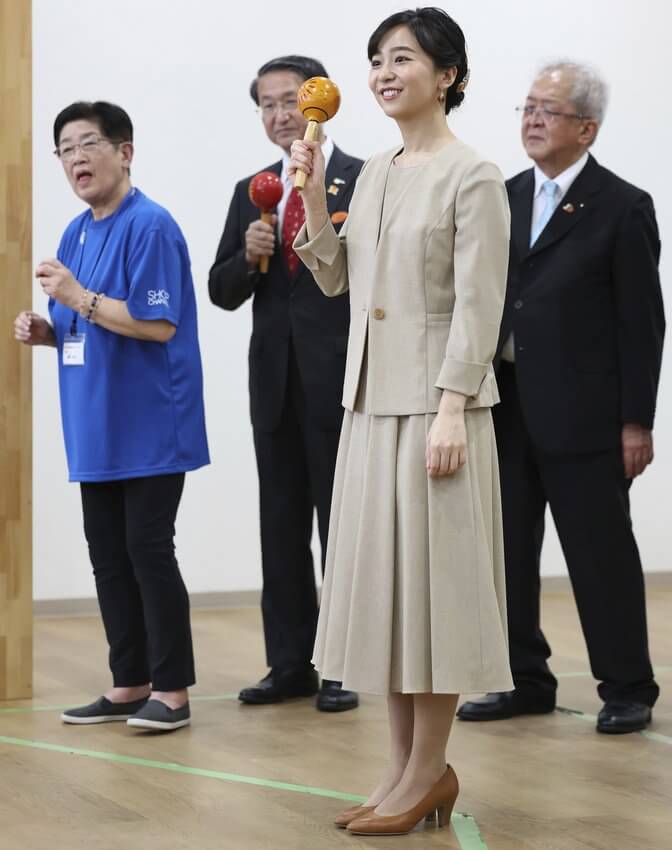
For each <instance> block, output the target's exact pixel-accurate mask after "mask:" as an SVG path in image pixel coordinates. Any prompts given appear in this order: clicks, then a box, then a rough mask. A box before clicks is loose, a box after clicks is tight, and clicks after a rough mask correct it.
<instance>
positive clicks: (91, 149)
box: [54, 136, 122, 162]
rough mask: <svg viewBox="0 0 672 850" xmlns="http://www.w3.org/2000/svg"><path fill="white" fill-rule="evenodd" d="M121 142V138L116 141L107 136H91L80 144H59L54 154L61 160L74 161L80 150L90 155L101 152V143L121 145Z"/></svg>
mask: <svg viewBox="0 0 672 850" xmlns="http://www.w3.org/2000/svg"><path fill="white" fill-rule="evenodd" d="M121 143H122V140H121V139H119V140H117V141H115V140H114V139H107V138H105V136H89V137H88V138H87V139H84V141H83V142H79V144H73V145H71V144H66V145H59V146H58V147H57V148H56V150H55V151H54V155H55V156H57V157H58V158H59V159H60V160H61V162H72V160H73V159H74V158H75V156H76V155H77V151H78V150H79V151H82V153H85V154H87V155H88V156H95V155H96V154H97V153H100V148H101V145H104V144H107V145H120V144H121Z"/></svg>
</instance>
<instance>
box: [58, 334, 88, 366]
mask: <svg viewBox="0 0 672 850" xmlns="http://www.w3.org/2000/svg"><path fill="white" fill-rule="evenodd" d="M85 342H86V334H66V335H65V337H64V339H63V365H64V366H83V365H84V343H85Z"/></svg>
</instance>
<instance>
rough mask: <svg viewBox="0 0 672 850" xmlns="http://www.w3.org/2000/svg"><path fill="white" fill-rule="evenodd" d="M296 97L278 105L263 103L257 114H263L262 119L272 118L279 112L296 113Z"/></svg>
mask: <svg viewBox="0 0 672 850" xmlns="http://www.w3.org/2000/svg"><path fill="white" fill-rule="evenodd" d="M297 105H298V104H297V100H296V98H295V97H288V98H287V100H281V101H279V102H278V103H262V104H261V106H260V107H259V109H258V110H257V112H259V113H261V117H262V118H270V117H271V116H273V115H276V114H277V113H278V112H284V113H285V114H287V113H288V112H294V110H295V109H296V107H297Z"/></svg>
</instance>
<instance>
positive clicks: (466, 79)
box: [456, 71, 469, 92]
mask: <svg viewBox="0 0 672 850" xmlns="http://www.w3.org/2000/svg"><path fill="white" fill-rule="evenodd" d="M468 84H469V72H468V71H467V73H466V74H465V75H464V79H463V80H462V82H461V83H458V84H457V89H456V90H457V91H459V92H463V91H464V90H465V89H466V87H467V85H468Z"/></svg>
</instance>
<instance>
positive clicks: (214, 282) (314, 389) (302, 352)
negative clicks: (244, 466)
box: [208, 147, 363, 431]
mask: <svg viewBox="0 0 672 850" xmlns="http://www.w3.org/2000/svg"><path fill="white" fill-rule="evenodd" d="M362 164H363V163H362V160H360V159H355V158H354V157H351V156H347V155H346V154H344V153H343V152H342V151H341V150H339V149H338V148H337V147H334V151H333V153H332V155H331V158H330V160H329V164H328V167H327V173H326V185H327V187H331V186H334V187H335V189H337V190H338V191H337V193H336V194H333V193H327V204H328V209H329V213H330V215H333V214H334V213H335V212H339V211H347V209H348V206H349V204H350V198H351V197H352V192H353V189H354V187H355V181H356V179H357V175H358V174H359V171H360V169H361V167H362ZM264 170H266V171H274V172H275V173H276V174H278V175H279V174H280V173H281V170H282V163H281V162H276V163H274V164H273V165H271V166H269V167H268V168H266V169H264ZM251 179H252V177H246V178H245V179H244V180H241V181H240V182H239V183H238V184H237V185H236V188H235V191H234V194H233V199H232V201H231V206H230V207H229V213H228V216H227V219H226V224H225V226H224V233H223V235H222V238H221V241H220V243H219V248H218V249H217V257H216V259H215V263H214V265H213V266H212V268H211V269H210V277H209V280H208V290H209V293H210V300H211V301H212V303H213V304H216V305H217V306H218V307H222V308H223V309H225V310H235V309H236V308H237V307H239V306H240V305H241V304H243V302H245V301H246V300H247V299H248V298H250V296H252V295H254V301H253V305H252V312H253V327H252V338H251V340H250V353H249V367H250V414H251V418H252V424H253V425H254V427H255V428H259V429H261V430H264V431H271V430H273V429H274V428H276V427H277V425H278V423H279V421H280V415H281V413H282V406H283V403H284V399H285V388H286V383H287V369H288V360H289V358H288V352H289V347H290V341H291V344H292V347H293V350H294V354H295V357H296V362H297V365H298V368H299V371H300V374H301V379H302V384H303V387H304V390H305V394H306V403H307V408H308V414H309V416H310V417H311V420H313V421H314V422H315V423H317V424H318V425H320V426H322V427H325V428H330V429H338V428H340V426H341V419H342V416H343V409H342V406H341V396H342V392H343V375H344V371H345V354H346V349H347V344H348V325H349V321H350V307H349V303H348V296H347V295H344V296H341V297H339V298H327V297H326V296H325V295H323V294H322V292H320V290H319V288H318V286H317V284H316V283H315V281H314V280H313V276H312V274H311V273H310V272H309V271H308V270H307V269H306V268H305V266H304V265H303V263H301V264H300V265H299V270H298V271H297V273H296V275H295V276H294V277H291V276H290V274H289V271H288V269H287V265H286V263H285V261H284V258H283V256H282V250H281V245H280V240H279V239H278V240H277V241H276V250H275V253H274V254H273V256H272V257H271V258H270V263H269V269H268V274H265V275H262V274H260V273H259V272H258V271H254V272H251V273H250V272H248V267H247V262H246V260H245V232H246V230H247V228H248V226H249V224H250V223H251V222H252V221H254V220H256V219H258V218H259V210H258V209H257V208H256V207H255V206H254V205H253V204H252V202H251V201H250V199H249V195H248V187H249V183H250V180H251ZM335 180H337V181H342V182H336V183H335V182H334V181H335ZM337 227H338V228H340V225H337Z"/></svg>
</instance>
